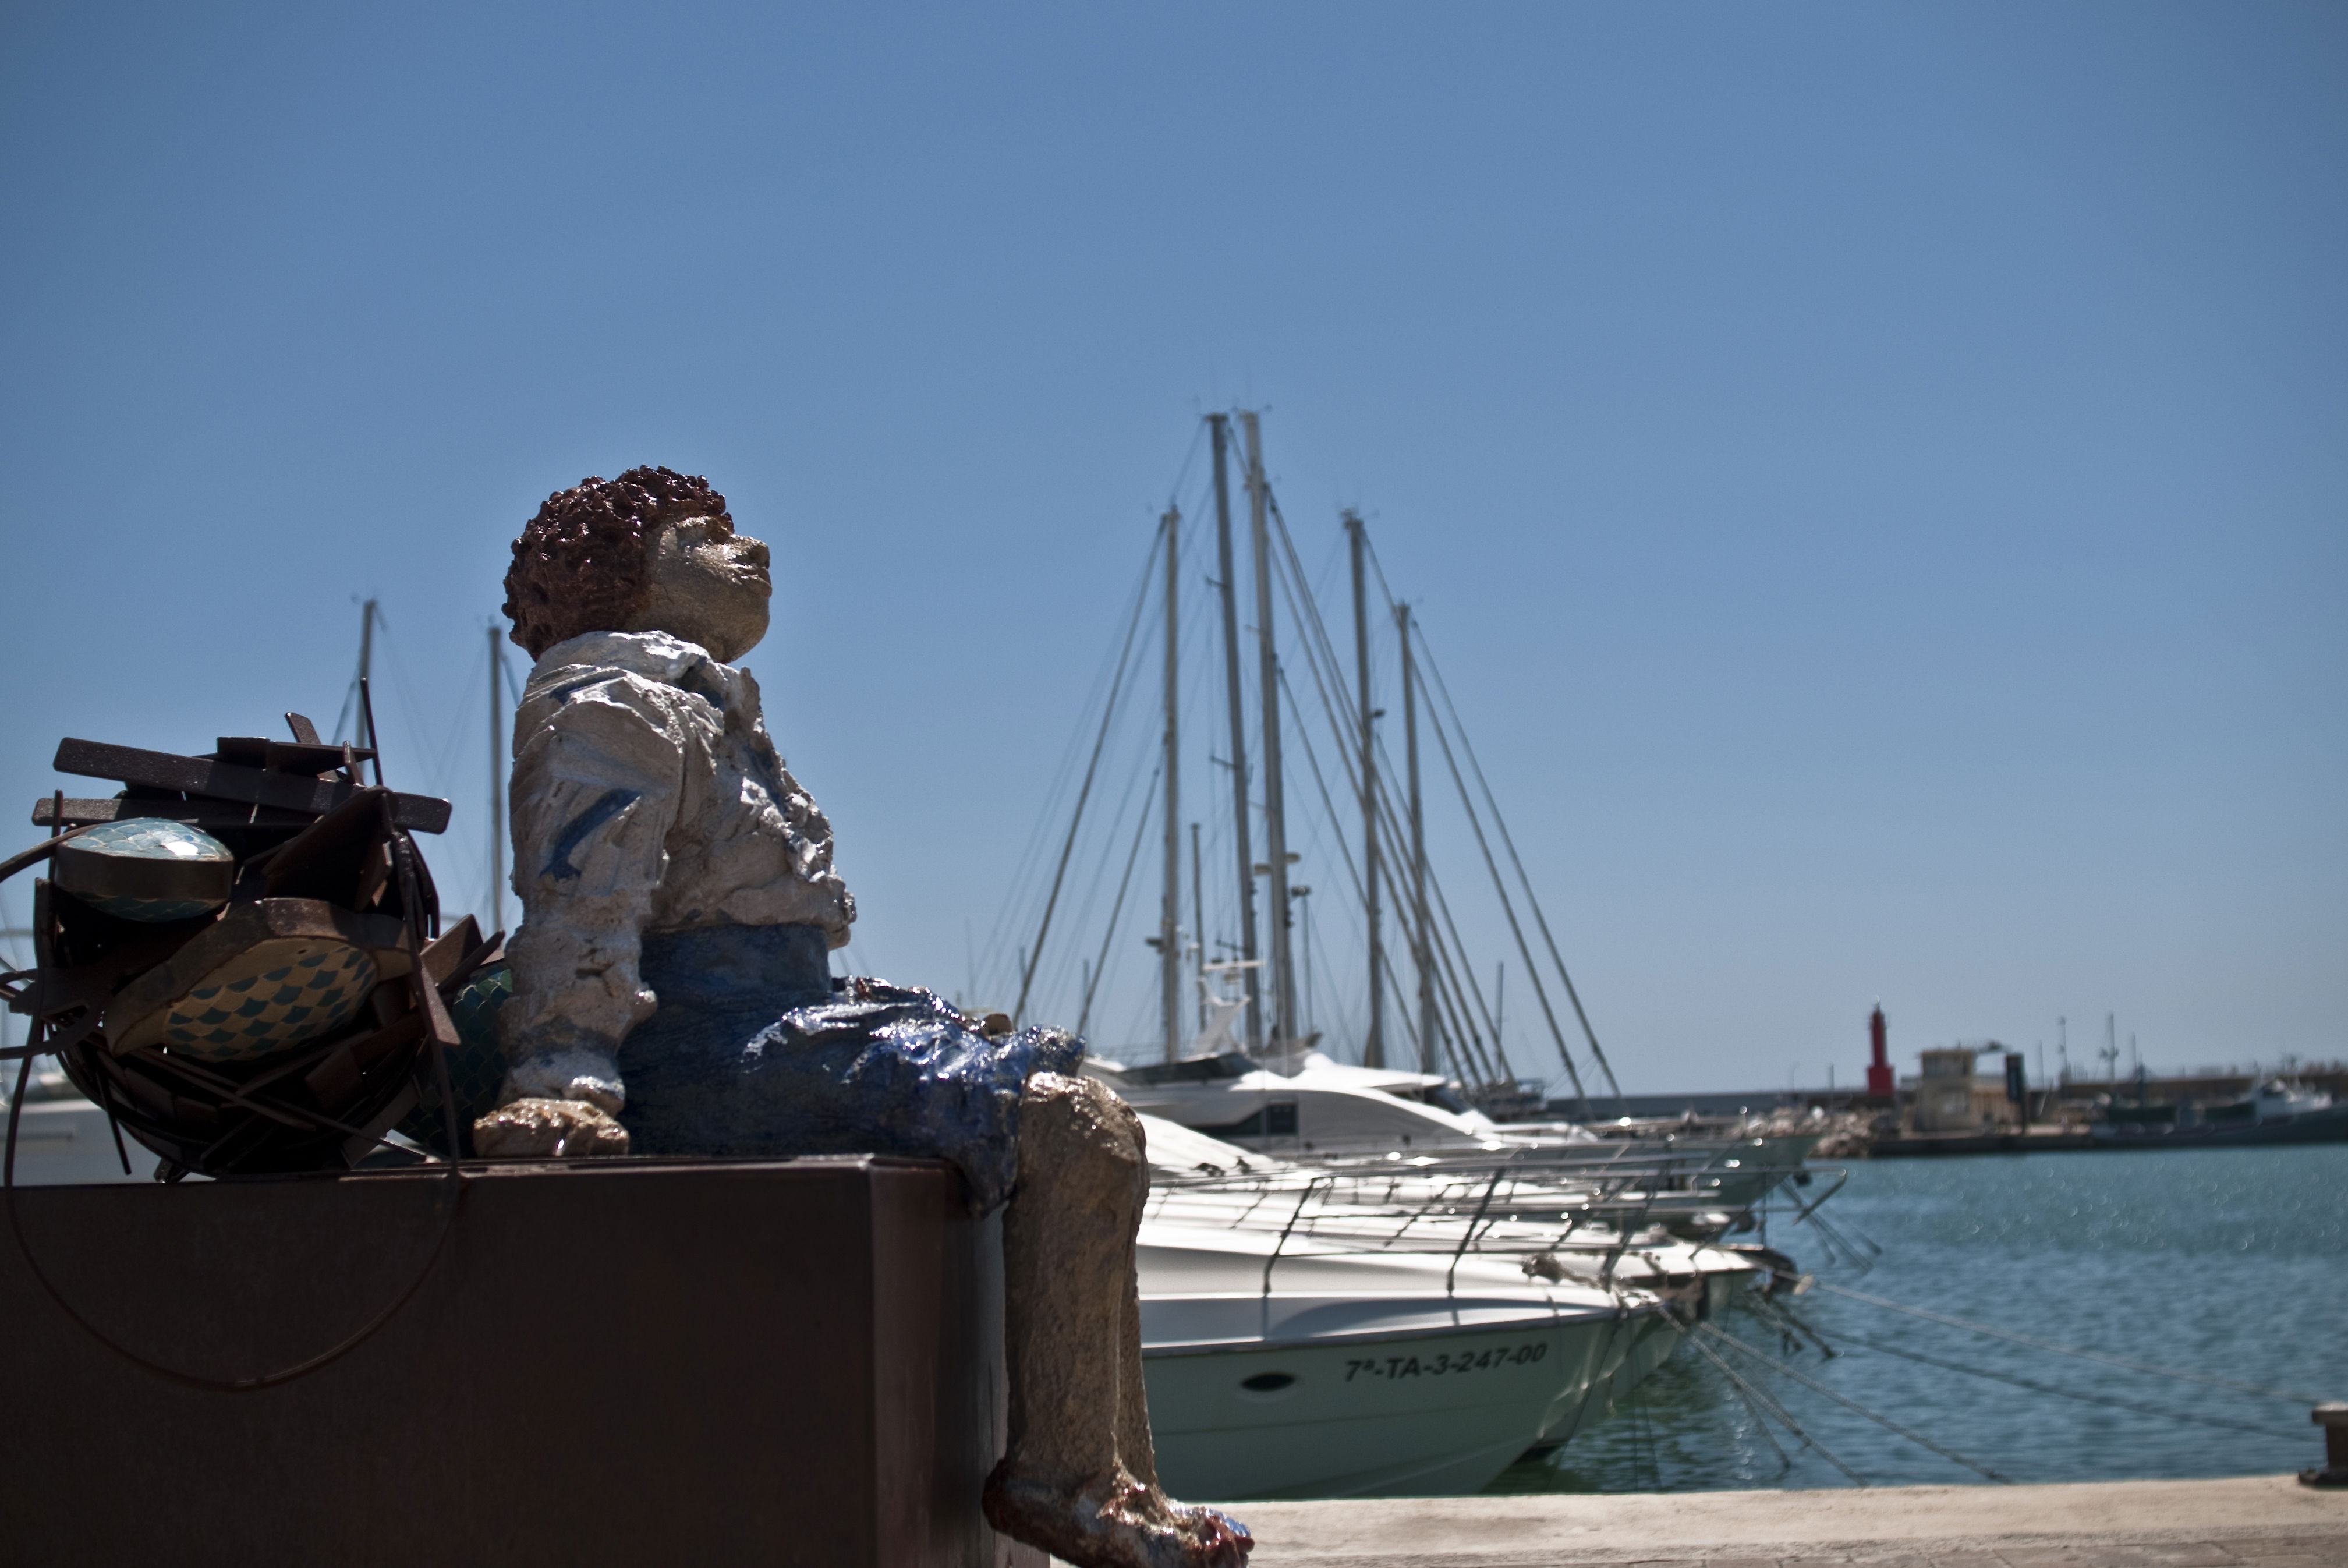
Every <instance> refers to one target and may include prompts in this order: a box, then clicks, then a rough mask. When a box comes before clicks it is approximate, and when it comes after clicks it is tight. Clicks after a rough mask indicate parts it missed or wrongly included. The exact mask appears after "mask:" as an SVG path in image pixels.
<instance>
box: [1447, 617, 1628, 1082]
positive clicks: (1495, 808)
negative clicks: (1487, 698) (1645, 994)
mask: <svg viewBox="0 0 2348 1568" xmlns="http://www.w3.org/2000/svg"><path fill="white" fill-rule="evenodd" d="M1418 644H1419V650H1420V652H1422V653H1423V654H1425V655H1426V668H1427V673H1428V674H1430V675H1432V676H1434V677H1435V689H1436V691H1437V694H1438V695H1440V696H1442V698H1443V707H1444V708H1445V710H1446V711H1447V712H1448V713H1449V714H1450V715H1451V726H1452V727H1453V728H1454V729H1457V731H1458V732H1459V749H1460V750H1462V751H1464V752H1466V753H1467V754H1468V768H1469V769H1471V770H1472V771H1473V772H1474V773H1475V775H1476V783H1477V786H1478V788H1479V789H1482V790H1483V791H1484V803H1485V804H1486V805H1487V806H1488V807H1490V808H1491V811H1492V825H1493V826H1494V827H1495V828H1498V830H1499V831H1500V844H1501V847H1503V848H1504V849H1506V850H1507V851H1509V864H1510V865H1512V866H1514V867H1516V870H1517V881H1518V882H1520V883H1522V884H1523V886H1524V890H1525V903H1526V904H1527V905H1529V907H1530V908H1531V910H1532V912H1533V924H1534V925H1536V926H1537V927H1539V928H1540V934H1541V942H1542V943H1543V944H1545V945H1546V946H1547V947H1548V948H1549V956H1550V963H1552V964H1554V965H1557V977H1558V978H1559V979H1560V980H1562V981H1564V982H1565V996H1566V1000H1567V1001H1569V1002H1570V1003H1572V1004H1573V1016H1575V1017H1576V1018H1577V1019H1579V1020H1580V1021H1581V1036H1582V1038H1584V1039H1586V1040H1588V1041H1589V1042H1590V1054H1591V1056H1593V1057H1597V1058H1598V1066H1599V1069H1600V1070H1601V1071H1602V1072H1604V1073H1605V1075H1606V1083H1607V1087H1608V1088H1612V1090H1613V1091H1614V1098H1615V1099H1622V1085H1621V1084H1619V1083H1617V1082H1615V1081H1614V1068H1613V1065H1612V1063H1610V1062H1609V1061H1608V1060H1607V1059H1606V1052H1605V1049H1604V1048H1603V1047H1601V1046H1600V1045H1599V1043H1598V1031H1597V1030H1595V1029H1593V1028H1591V1026H1590V1015H1589V1013H1587V1012H1586V1011H1584V1010H1583V1008H1582V1006H1581V992H1580V991H1579V990H1577V989H1576V988H1575V987H1574V984H1573V976H1572V975H1570V974H1568V973H1567V972H1566V968H1565V959H1564V958H1563V956H1562V955H1560V954H1559V952H1558V950H1557V938H1556V937H1554V936H1551V935H1550V930H1549V916H1548V915H1546V914H1544V913H1541V906H1540V895H1539V894H1538V893H1536V892H1533V880H1532V878H1531V877H1530V876H1529V875H1528V874H1527V873H1526V871H1525V862H1524V861H1523V859H1522V858H1521V857H1519V855H1518V853H1517V842H1516V840H1515V838H1514V837H1513V836H1511V835H1510V833H1509V824H1508V820H1507V819H1506V818H1504V817H1502V816H1501V815H1500V802H1499V800H1498V799H1497V798H1495V797H1494V795H1493V794H1492V786H1491V784H1490V782H1489V781H1488V780H1487V779H1485V777H1484V765H1483V763H1481V762H1480V761H1478V760H1477V758H1476V747H1475V743H1474V742H1472V741H1470V740H1469V739H1468V727H1467V726H1466V725H1465V724H1462V723H1461V722H1460V719H1459V709H1458V707H1457V705H1456V704H1454V703H1453V702H1452V700H1451V688H1450V687H1449V686H1447V685H1445V684H1444V680H1443V667H1442V666H1441V665H1438V664H1437V663H1436V662H1435V650H1434V649H1433V648H1431V647H1429V646H1427V643H1426V632H1425V631H1424V630H1423V629H1422V630H1420V631H1419V634H1418Z"/></svg>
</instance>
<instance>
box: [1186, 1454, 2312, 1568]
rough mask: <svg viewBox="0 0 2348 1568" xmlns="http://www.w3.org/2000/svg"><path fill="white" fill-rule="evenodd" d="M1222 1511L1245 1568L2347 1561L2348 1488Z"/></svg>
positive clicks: (2108, 1485) (1385, 1504)
mask: <svg viewBox="0 0 2348 1568" xmlns="http://www.w3.org/2000/svg"><path fill="white" fill-rule="evenodd" d="M1228 1506H1229V1507H1230V1510H1231V1512H1232V1513H1234V1514H1236V1515H1237V1516H1238V1517H1239V1518H1241V1519H1242V1520H1244V1521H1246V1522H1247V1524H1248V1526H1249V1528H1251V1530H1253V1531H1254V1532H1255V1534H1256V1539H1257V1540H1258V1542H1261V1544H1260V1545H1259V1546H1258V1548H1257V1550H1256V1551H1255V1552H1254V1553H1253V1554H1252V1555H1251V1557H1250V1559H1249V1568H1551V1565H1553V1564H1577V1565H1578V1564H1592V1565H1595V1564H1601V1563H1603V1564H1623V1565H1626V1568H1627V1565H1629V1564H1634V1563H1635V1564H1639V1565H1640V1568H1828V1565H1829V1564H1863V1565H1866V1568H2348V1491H2315V1490H2312V1489H2311V1488H2308V1487H2303V1486H2301V1485H2300V1484H2299V1483H2298V1481H2297V1480H2294V1479H2292V1478H2291V1477H2289V1476H2272V1477H2267V1476H2260V1477H2252V1478H2249V1479H2244V1480H2187V1481H2109V1482H2098V1483H2093V1484H2080V1485H2065V1486H2013V1487H2004V1486H1963V1487H1956V1486H1945V1487H1944V1486H1920V1487H1880V1488H1869V1489H1868V1490H1866V1491H1859V1490H1856V1489H1852V1490H1846V1491H1725V1492H1724V1491H1713V1492H1678V1493H1671V1494H1656V1493H1645V1494H1638V1495H1630V1496H1623V1495H1614V1496H1604V1497H1591V1496H1571V1497H1568V1496H1548V1497H1523V1496H1519V1497H1445V1498H1385V1499H1370V1500H1360V1501H1346V1502H1255V1503H1241V1504H1231V1505H1228Z"/></svg>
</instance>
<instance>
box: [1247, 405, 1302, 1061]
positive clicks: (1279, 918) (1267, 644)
mask: <svg viewBox="0 0 2348 1568" xmlns="http://www.w3.org/2000/svg"><path fill="white" fill-rule="evenodd" d="M1240 428H1241V430H1242V431H1243V432H1244V433H1245V434H1246V437H1247V487H1248V526H1249V531H1250V532H1251V536H1252V538H1253V541H1254V544H1255V640H1256V679H1257V682H1258V684H1259V686H1260V687H1261V690H1262V696H1260V698H1259V699H1258V701H1257V704H1256V712H1257V713H1258V714H1259V715H1260V716H1261V717H1262V720H1263V860H1264V866H1265V869H1266V872H1267V873H1268V874H1267V885H1266V887H1265V890H1264V891H1265V894H1266V896H1267V898H1268V899H1269V900H1270V902H1271V904H1272V910H1271V915H1272V1048H1273V1049H1275V1050H1282V1051H1287V1050H1293V1049H1295V1048H1296V1042H1297V1040H1298V1038H1299V1035H1298V1032H1297V1026H1296V965H1295V961H1294V944H1293V940H1292V937H1291V935H1290V931H1291V928H1292V926H1291V918H1292V915H1293V913H1294V911H1293V910H1292V909H1291V908H1290V906H1289V898H1288V820H1287V810H1286V802H1285V799H1284V798H1283V792H1282V788H1281V773H1280V647H1279V644H1278V643H1277V642H1276V641H1275V640H1274V638H1273V636H1272V520H1271V519H1270V518H1269V517H1268V516H1267V515H1265V514H1266V511H1267V510H1268V508H1267V506H1266V504H1265V503H1266V501H1267V500H1269V497H1268V496H1267V495H1266V493H1265V488H1264V479H1263V427H1262V422H1261V421H1260V420H1259V419H1258V418H1257V417H1256V415H1255V413H1254V411H1253V410H1245V411H1242V412H1241V415H1240Z"/></svg>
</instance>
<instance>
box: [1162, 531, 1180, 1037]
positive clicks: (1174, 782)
mask: <svg viewBox="0 0 2348 1568" xmlns="http://www.w3.org/2000/svg"><path fill="white" fill-rule="evenodd" d="M1162 521H1163V523H1164V526H1165V530H1166V769H1165V771H1166V889H1165V898H1164V900H1163V902H1162V903H1161V904H1160V906H1159V916H1158V972H1159V997H1158V1000H1159V1009H1160V1011H1161V1012H1162V1013H1163V1014H1164V1020H1163V1021H1164V1024H1165V1033H1166V1059H1167V1060H1168V1061H1169V1062H1170V1061H1172V1060H1174V1059H1175V1058H1176V1057H1179V1056H1180V1055H1181V1054H1182V769H1181V758H1182V748H1181V739H1180V730H1179V726H1180V723H1181V718H1180V708H1179V703H1178V700H1177V690H1176V687H1177V685H1178V683H1179V679H1180V676H1181V673H1182V621H1181V616H1180V615H1179V613H1178V612H1179V608H1180V605H1179V593H1180V588H1179V582H1180V564H1181V556H1182V548H1181V532H1182V513H1181V512H1180V511H1179V510H1178V509H1176V508H1174V507H1170V506H1169V507H1168V508H1167V509H1166V516H1165V517H1164V519H1163V520H1162Z"/></svg>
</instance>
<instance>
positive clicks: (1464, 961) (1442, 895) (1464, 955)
mask: <svg viewBox="0 0 2348 1568" xmlns="http://www.w3.org/2000/svg"><path fill="white" fill-rule="evenodd" d="M1426 886H1427V891H1428V892H1432V893H1433V894H1434V895H1435V910H1436V913H1437V914H1438V915H1440V916H1441V917H1442V920H1443V926H1444V930H1445V931H1446V932H1447V933H1449V938H1450V943H1451V947H1452V949H1453V950H1454V951H1456V952H1457V954H1459V966H1460V970H1461V972H1462V973H1463V974H1464V975H1466V976H1467V981H1468V994H1469V995H1472V996H1473V997H1474V998H1475V1001H1476V1009H1477V1011H1478V1013H1480V1014H1481V1015H1482V1016H1483V1018H1484V1025H1485V1027H1487V1028H1488V1029H1490V1030H1491V1031H1492V1047H1493V1049H1494V1051H1495V1052H1496V1053H1497V1054H1498V1056H1499V1058H1500V1064H1501V1070H1502V1072H1503V1073H1504V1074H1506V1075H1507V1076H1509V1078H1511V1079H1513V1078H1514V1077H1515V1074H1514V1072H1513V1070H1512V1069H1510V1068H1509V1066H1508V1060H1509V1058H1508V1053H1507V1052H1505V1051H1502V1050H1500V1028H1499V1020H1498V1018H1496V1017H1495V1016H1493V1014H1492V1009H1491V1008H1490V1007H1489V1006H1486V1005H1485V1002H1484V987H1483V985H1482V983H1481V982H1480V981H1478V979H1477V978H1476V966H1475V965H1473V964H1471V963H1469V962H1468V940H1467V938H1465V937H1463V936H1461V935H1460V934H1459V923H1458V922H1457V920H1454V919H1453V918H1452V916H1451V899H1450V896H1449V895H1448V894H1447V893H1446V892H1444V891H1443V879H1442V878H1440V877H1438V876H1437V875H1436V874H1435V868H1434V867H1432V866H1429V867H1428V868H1427V872H1426ZM1438 936H1440V934H1438ZM1445 962H1446V963H1448V962H1449V960H1448V958H1447V959H1446V960H1445Z"/></svg>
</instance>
